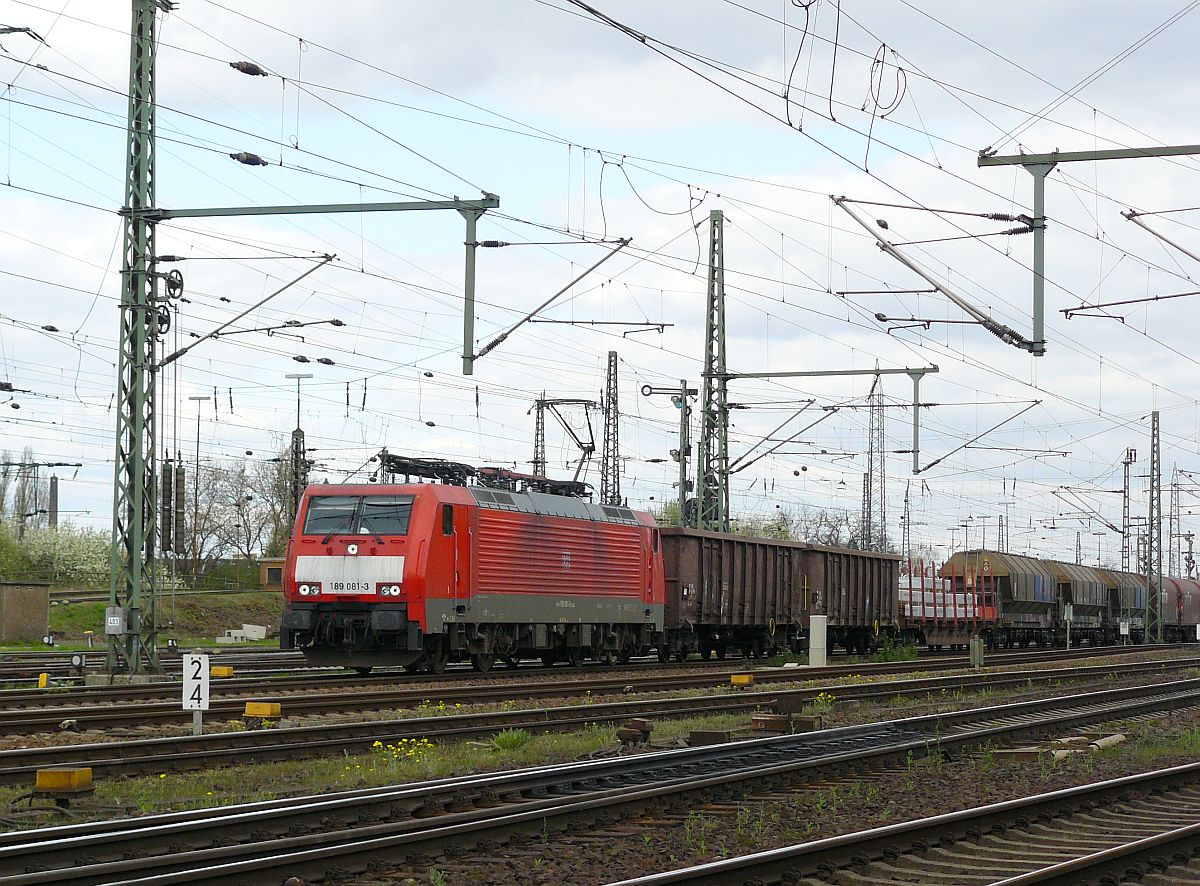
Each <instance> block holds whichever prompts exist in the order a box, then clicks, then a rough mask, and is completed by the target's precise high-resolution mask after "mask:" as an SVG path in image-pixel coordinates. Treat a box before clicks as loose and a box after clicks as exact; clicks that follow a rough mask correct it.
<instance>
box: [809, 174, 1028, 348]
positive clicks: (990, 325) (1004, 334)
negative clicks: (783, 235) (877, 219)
mask: <svg viewBox="0 0 1200 886" xmlns="http://www.w3.org/2000/svg"><path fill="white" fill-rule="evenodd" d="M830 199H831V200H833V202H834V204H835V205H837V206H840V207H841V208H842V209H843V210H844V211H845V212H846V214H847V215H849V216H850V217H851V218H852V219H854V220H855V221H856V222H858V223H859V225H860V226H861V227H862V228H863V230H865V231H866V232H867V233H868V234H870V235H871V236H872V237H874V238H875V241H876V242H877V243H878V244H879V248H880V249H882V250H883V251H884V252H886V253H887V254H888V255H890V256H891V257H892V258H894V259H895V260H896V261H898V262H900V264H902V265H904V266H905V267H906V268H908V269H909V270H910V271H912V272H913V273H914V274H916V275H917V276H918V277H920V278H921V279H922V280H924V281H925V282H926V283H928V284H929V285H930V286H933V287H934V288H935V289H937V291H938V292H940V293H942V295H944V296H946V298H948V299H950V301H952V302H954V303H955V304H956V305H958V306H959V307H960V308H962V310H963V311H964V312H965V313H966V314H967V315H968V316H970V317H972V318H973V319H974V320H975V322H976V323H978V324H979V325H980V326H982V327H983V328H984V329H986V330H987V331H988V332H990V333H991V334H992V335H994V336H996V338H998V339H1000V340H1001V341H1002V342H1004V343H1005V344H1008V345H1013V346H1014V347H1017V348H1022V349H1024V350H1027V351H1035V352H1036V349H1035V345H1036V342H1031V341H1030V340H1029V339H1027V338H1025V336H1023V335H1021V333H1019V332H1017V331H1016V330H1015V329H1012V328H1011V327H1008V326H1005V325H1004V324H1003V323H999V322H997V321H996V320H994V319H993V318H992V317H990V316H989V315H988V314H986V313H985V312H983V311H981V310H979V308H977V307H975V306H974V305H973V304H971V303H970V302H969V301H967V300H966V299H965V298H963V297H962V296H961V295H959V294H958V293H957V292H955V291H954V290H953V289H951V288H950V287H949V286H947V285H946V284H944V283H942V282H940V281H939V280H937V279H936V278H935V277H933V276H932V275H930V274H928V273H926V272H925V271H924V270H922V269H921V268H920V267H919V266H918V265H917V264H916V263H915V262H913V261H912V260H911V259H909V258H908V257H907V256H906V255H904V254H903V253H902V252H900V251H899V250H898V249H896V247H895V246H893V245H892V244H891V242H890V241H889V240H888V239H887V238H886V237H883V236H882V235H881V234H880V233H879V232H878V231H876V230H875V229H874V228H873V227H871V225H870V224H868V223H867V221H866V220H865V219H863V218H862V217H860V216H859V215H858V214H857V213H856V212H855V211H854V210H853V209H851V208H850V207H849V206H847V205H846V198H845V197H831V198H830ZM1035 221H1036V219H1035ZM1034 233H1035V234H1036V233H1037V231H1036V227H1035V230H1034Z"/></svg>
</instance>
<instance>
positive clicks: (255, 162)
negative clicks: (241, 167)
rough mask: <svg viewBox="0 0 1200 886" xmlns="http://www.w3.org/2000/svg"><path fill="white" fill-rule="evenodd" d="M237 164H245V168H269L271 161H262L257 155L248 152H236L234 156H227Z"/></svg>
mask: <svg viewBox="0 0 1200 886" xmlns="http://www.w3.org/2000/svg"><path fill="white" fill-rule="evenodd" d="M229 156H230V157H231V158H232V159H234V160H236V161H237V162H238V163H245V164H246V165H247V166H270V165H271V161H269V160H264V159H263V158H262V157H260V156H258V154H251V153H250V152H249V151H238V152H237V153H236V154H230V155H229Z"/></svg>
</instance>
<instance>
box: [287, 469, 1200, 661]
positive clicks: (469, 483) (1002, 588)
mask: <svg viewBox="0 0 1200 886" xmlns="http://www.w3.org/2000/svg"><path fill="white" fill-rule="evenodd" d="M384 457H385V458H386V459H387V464H386V472H387V473H388V474H401V475H405V476H406V480H408V481H411V480H412V478H413V477H414V476H415V477H416V478H418V479H419V480H426V481H435V482H416V483H413V482H405V483H403V484H384V483H376V484H355V485H330V484H323V485H320V486H310V487H309V488H308V489H307V491H306V492H305V495H304V497H303V500H302V502H301V506H300V508H299V513H298V515H297V519H296V524H295V528H294V531H293V535H292V538H291V541H290V542H289V545H288V551H287V558H286V560H285V565H284V580H283V590H284V599H285V608H284V612H283V617H282V620H281V625H280V645H281V646H282V648H284V649H298V650H300V651H302V652H303V653H304V655H305V657H306V658H307V660H308V661H310V662H311V663H313V664H315V665H342V666H347V667H353V668H357V669H358V670H360V671H363V672H366V671H369V670H370V669H371V668H372V667H375V666H384V665H387V666H403V667H405V668H407V669H409V670H418V669H424V670H428V671H430V672H432V673H441V672H442V671H444V670H445V667H446V665H447V663H449V662H451V661H467V660H469V661H470V662H471V663H472V664H473V665H474V666H475V667H476V668H477V669H478V670H481V671H487V670H490V669H491V668H492V667H493V666H495V665H496V664H497V663H500V664H507V665H510V666H512V665H515V664H516V662H517V661H518V660H519V659H528V658H540V659H541V660H542V662H543V663H545V664H547V665H552V664H555V663H556V662H568V663H570V664H572V665H578V664H580V663H582V662H583V661H584V659H592V660H596V661H601V662H607V663H618V662H624V661H628V660H629V659H630V658H631V657H632V656H634V655H645V654H648V653H650V652H652V651H653V652H656V653H657V655H658V657H659V659H660V660H662V661H667V660H669V659H670V658H675V659H677V660H680V661H682V660H683V659H684V658H686V657H687V656H688V655H690V654H692V653H699V654H700V655H701V656H702V657H704V658H706V659H707V658H709V657H711V656H713V655H715V656H716V657H717V658H724V657H725V656H726V655H727V654H728V653H729V652H730V651H734V652H737V653H740V654H741V655H742V656H743V657H745V658H755V657H759V656H767V655H771V654H773V653H775V652H778V651H780V650H785V649H786V650H790V651H793V652H800V651H802V650H803V649H804V648H806V646H807V643H808V632H809V620H810V618H811V616H813V615H824V616H826V617H827V642H828V645H829V647H830V648H836V647H838V646H840V647H842V648H844V649H846V650H847V651H850V652H858V653H867V652H871V651H873V650H874V649H876V648H878V646H879V645H880V644H882V643H883V642H885V641H887V640H893V641H900V642H913V643H918V644H922V645H927V646H929V647H932V648H935V649H936V648H940V647H942V646H948V647H950V648H952V649H953V648H957V647H959V646H964V645H965V644H966V643H967V642H968V640H969V639H970V638H971V637H975V636H978V637H982V638H983V639H984V641H985V642H986V643H987V645H988V646H990V647H993V648H1001V647H1014V646H1022V647H1024V646H1029V645H1036V646H1047V645H1062V644H1063V643H1065V642H1066V641H1067V638H1068V631H1069V633H1070V639H1071V642H1073V643H1085V642H1086V643H1091V644H1108V643H1114V642H1119V641H1120V640H1121V638H1122V637H1126V636H1127V637H1128V638H1129V640H1130V642H1140V641H1141V640H1142V639H1143V635H1144V633H1145V629H1144V625H1143V618H1142V614H1143V612H1144V607H1145V601H1146V593H1147V583H1146V579H1145V577H1144V576H1140V575H1135V574H1132V573H1127V572H1118V571H1113V570H1104V569H1092V568H1090V567H1085V566H1076V565H1073V564H1067V563H1059V562H1056V561H1051V560H1038V559H1034V558H1031V557H1022V556H1019V555H1016V554H1008V553H1001V552H996V551H982V550H979V551H965V552H959V553H956V554H954V555H953V556H952V557H951V558H950V559H949V560H948V561H947V562H946V563H945V564H944V565H943V566H942V567H941V569H940V574H938V573H939V570H926V569H923V570H920V574H919V575H917V573H916V572H915V571H914V570H913V569H911V568H905V569H903V570H902V569H901V564H900V558H899V557H897V556H895V555H891V554H885V553H877V552H871V551H858V550H846V549H841V548H832V547H823V546H820V545H813V544H807V543H803V542H794V541H783V540H777V539H765V538H751V537H746V536H740V535H732V534H729V533H719V532H706V531H700V530H695V529H680V528H670V527H659V526H657V525H656V523H655V520H654V518H653V516H652V515H650V514H648V513H645V512H642V511H636V510H632V509H630V508H627V507H616V506H611V505H597V504H591V503H589V502H587V501H585V500H584V498H583V493H584V492H585V491H586V489H585V487H584V486H583V484H580V483H576V482H574V481H554V480H548V479H546V478H544V477H534V476H528V475H521V474H516V473H514V472H511V471H507V470H503V469H498V468H479V469H476V468H472V467H470V466H467V465H461V464H457V463H454V462H444V461H440V460H427V459H410V458H402V457H399V456H395V455H387V456H384ZM902 572H903V573H904V574H903V575H902ZM1160 611H1161V613H1162V620H1163V626H1164V640H1166V641H1167V642H1182V641H1195V640H1197V639H1200V627H1198V625H1200V582H1197V581H1194V580H1189V579H1164V582H1163V596H1162V599H1161V608H1160Z"/></svg>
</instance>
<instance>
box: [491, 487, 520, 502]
mask: <svg viewBox="0 0 1200 886" xmlns="http://www.w3.org/2000/svg"><path fill="white" fill-rule="evenodd" d="M491 495H492V501H494V502H496V504H502V505H516V502H515V501H514V500H513V497H512V496H511V495H509V494H508V493H507V492H498V491H496V490H495V489H493V490H492V493H491Z"/></svg>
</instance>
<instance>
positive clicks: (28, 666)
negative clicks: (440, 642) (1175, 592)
mask: <svg viewBox="0 0 1200 886" xmlns="http://www.w3.org/2000/svg"><path fill="white" fill-rule="evenodd" d="M1178 648H1180V647H1178V646H1166V645H1164V646H1155V645H1153V644H1147V645H1137V646H1134V645H1128V646H1085V647H1077V648H1075V649H1069V650H1068V649H1031V650H1028V651H1023V652H1015V651H1014V652H998V651H997V652H990V653H988V656H987V663H988V664H989V665H991V664H1002V663H1010V662H1019V661H1054V660H1057V659H1062V658H1087V657H1092V656H1099V655H1126V654H1132V653H1136V652H1145V651H1148V650H1152V649H1178ZM206 651H208V652H211V653H212V655H213V663H214V664H228V665H233V666H234V667H235V668H236V669H238V670H241V671H243V672H255V673H259V672H261V673H277V672H284V671H304V672H305V673H307V674H317V673H328V674H332V675H341V676H345V674H346V669H345V668H330V667H311V666H309V665H308V664H307V662H306V661H305V659H304V656H303V655H301V654H300V653H298V652H293V651H290V650H288V651H285V650H280V649H276V648H272V647H254V648H250V649H229V648H228V647H226V648H223V649H222V648H218V650H211V649H210V650H206ZM77 652H82V653H83V654H84V655H85V656H86V658H87V662H88V664H87V667H86V669H85V673H93V674H96V673H101V667H102V665H103V663H104V650H103V649H85V650H75V651H61V652H55V651H46V652H43V651H40V650H38V651H19V652H0V684H3V683H13V682H19V681H24V680H36V679H37V677H38V675H39V674H42V673H45V674H48V675H49V676H50V677H51V678H52V679H54V680H56V681H61V682H62V683H64V684H69V683H74V682H76V681H78V680H79V674H78V672H77V670H76V669H75V668H74V667H72V665H71V657H72V656H73V655H75V654H76V653H77ZM160 661H161V663H162V665H163V670H164V673H165V674H166V675H167V676H172V677H173V676H178V675H179V674H180V672H181V671H182V667H183V660H182V653H181V652H178V651H168V650H165V649H164V650H161V651H160ZM918 661H920V662H921V664H917V663H916V662H914V661H901V662H877V661H860V662H857V663H856V664H853V665H851V664H849V663H847V664H845V665H832V667H843V668H854V669H861V668H872V667H892V668H894V669H903V668H909V669H911V668H915V667H932V666H933V665H934V663H935V662H936V663H939V665H938V666H942V665H940V663H942V662H954V663H957V666H963V665H965V664H967V663H968V658H967V656H965V655H959V654H956V653H940V652H939V653H927V652H924V651H923V652H922V654H921V656H920V657H919V659H918ZM642 663H643V664H645V665H646V666H647V667H654V668H660V669H661V668H663V667H667V666H665V665H661V664H659V663H658V660H657V659H656V658H654V659H651V658H650V657H647V658H646V659H645V660H644V661H643V662H642ZM681 666H683V667H704V666H707V667H722V666H724V667H730V668H738V669H740V670H742V671H744V670H745V669H747V668H753V667H762V666H763V662H762V661H761V660H754V659H750V660H746V659H740V658H734V657H731V658H729V659H727V660H725V661H721V662H718V661H708V662H705V661H688V662H682V663H672V664H671V665H669V667H673V668H676V667H681ZM947 666H952V665H947ZM450 667H451V672H452V673H453V672H454V669H455V668H456V666H455V665H451V666H450ZM584 667H585V668H589V667H605V666H604V665H600V664H597V663H594V662H587V663H586V664H585V665H584ZM457 669H458V671H459V672H461V673H465V674H475V675H476V678H478V676H479V675H478V674H477V672H475V671H474V670H472V669H471V668H470V665H468V664H466V663H460V664H458V665H457ZM568 669H570V668H569V667H568V666H567V665H565V664H563V665H556V666H555V667H554V668H553V669H552V670H554V671H555V672H557V671H563V670H568ZM542 670H545V668H544V666H543V665H542V664H541V663H540V662H539V661H536V660H534V659H529V660H527V661H525V662H523V663H522V664H521V666H520V667H519V668H517V669H516V670H515V671H514V670H511V669H503V670H496V671H492V672H491V674H492V675H493V676H494V677H496V678H498V679H499V678H503V677H506V676H511V675H512V674H513V673H522V672H529V671H542ZM571 670H574V669H571ZM850 672H853V671H850ZM445 676H446V675H444V674H443V675H440V676H439V677H438V678H437V679H439V680H440V679H443V678H444V677H445ZM396 678H407V679H412V680H426V681H427V680H429V679H430V677H429V675H428V674H408V673H406V672H405V671H403V670H402V669H399V668H396V669H378V670H376V671H375V672H374V673H372V674H370V675H367V676H363V675H360V674H355V675H354V676H353V677H346V679H350V680H353V681H355V682H357V683H363V682H366V681H371V680H379V679H384V680H387V679H396ZM149 685H153V684H149ZM2 692H3V690H0V694H2Z"/></svg>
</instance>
